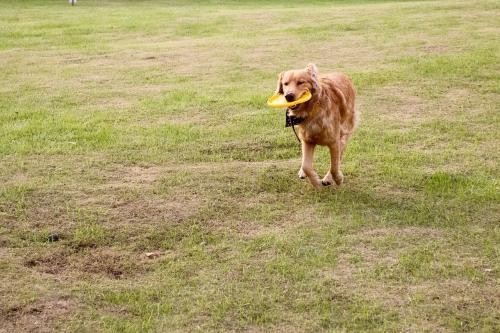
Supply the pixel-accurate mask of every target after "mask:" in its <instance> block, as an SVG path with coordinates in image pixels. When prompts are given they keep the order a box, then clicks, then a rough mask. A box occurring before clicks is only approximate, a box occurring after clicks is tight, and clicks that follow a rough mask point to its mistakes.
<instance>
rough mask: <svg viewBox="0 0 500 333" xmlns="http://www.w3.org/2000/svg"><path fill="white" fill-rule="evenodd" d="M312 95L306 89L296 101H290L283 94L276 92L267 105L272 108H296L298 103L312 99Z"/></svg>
mask: <svg viewBox="0 0 500 333" xmlns="http://www.w3.org/2000/svg"><path fill="white" fill-rule="evenodd" d="M311 97H312V95H311V93H310V92H309V91H306V92H305V93H304V94H302V96H300V98H299V99H296V100H295V101H292V102H288V101H287V100H286V98H285V96H284V95H282V94H274V95H272V96H271V97H269V98H268V99H267V105H269V106H270V107H272V108H290V109H292V110H293V109H295V108H296V106H297V105H299V104H302V103H305V102H307V101H308V100H310V99H311Z"/></svg>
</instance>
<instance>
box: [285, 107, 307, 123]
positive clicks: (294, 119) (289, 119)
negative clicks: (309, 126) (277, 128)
mask: <svg viewBox="0 0 500 333" xmlns="http://www.w3.org/2000/svg"><path fill="white" fill-rule="evenodd" d="M288 111H289V110H288V109H286V111H285V127H290V126H294V125H298V124H300V123H301V122H303V121H304V120H305V118H299V117H296V116H291V115H289V114H288Z"/></svg>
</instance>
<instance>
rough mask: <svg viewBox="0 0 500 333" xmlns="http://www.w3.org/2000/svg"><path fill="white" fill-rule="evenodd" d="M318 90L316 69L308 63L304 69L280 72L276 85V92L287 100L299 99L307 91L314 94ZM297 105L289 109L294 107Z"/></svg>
mask: <svg viewBox="0 0 500 333" xmlns="http://www.w3.org/2000/svg"><path fill="white" fill-rule="evenodd" d="M318 90H319V84H318V69H317V68H316V65H314V64H309V65H307V67H306V68H304V69H296V70H289V71H286V72H282V73H280V75H279V77H278V85H277V87H276V93H278V94H283V95H284V96H285V98H286V100H287V101H288V102H293V101H295V100H297V99H299V98H300V97H301V96H302V95H303V94H304V93H305V92H307V91H309V92H311V94H312V95H313V96H314V95H315V94H316V93H317V92H318ZM299 105H301V104H299ZM299 105H297V106H295V107H292V108H291V109H295V108H297V107H298V106H299Z"/></svg>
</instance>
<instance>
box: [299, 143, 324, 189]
mask: <svg viewBox="0 0 500 333" xmlns="http://www.w3.org/2000/svg"><path fill="white" fill-rule="evenodd" d="M314 148H316V145H313V144H310V143H306V142H304V141H302V167H301V170H302V171H303V172H304V173H305V174H306V176H307V178H309V181H310V182H311V184H312V185H313V186H314V187H315V188H319V187H320V185H321V180H320V179H319V177H318V174H317V173H316V172H315V171H314V169H313V160H314Z"/></svg>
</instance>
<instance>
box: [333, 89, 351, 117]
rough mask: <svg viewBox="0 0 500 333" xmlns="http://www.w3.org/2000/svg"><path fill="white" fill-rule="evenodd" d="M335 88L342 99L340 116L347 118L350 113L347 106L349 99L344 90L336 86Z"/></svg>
mask: <svg viewBox="0 0 500 333" xmlns="http://www.w3.org/2000/svg"><path fill="white" fill-rule="evenodd" d="M333 90H334V91H335V94H336V95H337V97H338V98H339V99H340V105H339V109H340V110H339V111H340V118H341V119H345V117H346V115H347V113H348V108H347V101H346V99H345V96H344V93H343V92H342V90H340V89H339V88H337V87H336V86H333Z"/></svg>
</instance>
